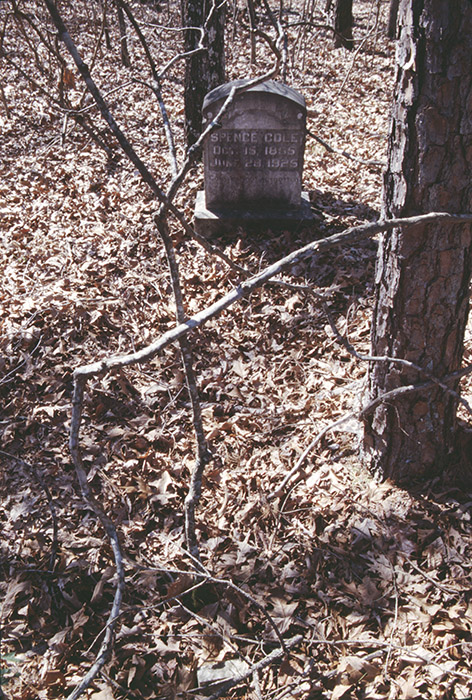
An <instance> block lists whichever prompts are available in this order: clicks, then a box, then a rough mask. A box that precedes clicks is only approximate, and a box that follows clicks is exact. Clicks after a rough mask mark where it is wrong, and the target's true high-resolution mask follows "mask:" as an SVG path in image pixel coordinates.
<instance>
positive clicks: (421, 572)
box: [397, 549, 459, 595]
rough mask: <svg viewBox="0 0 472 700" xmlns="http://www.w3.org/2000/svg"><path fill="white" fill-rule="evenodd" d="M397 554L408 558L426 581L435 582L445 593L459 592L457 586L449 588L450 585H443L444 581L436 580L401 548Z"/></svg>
mask: <svg viewBox="0 0 472 700" xmlns="http://www.w3.org/2000/svg"><path fill="white" fill-rule="evenodd" d="M397 554H401V556H402V557H404V558H405V559H406V561H407V562H408V564H409V565H410V566H411V568H412V569H414V570H415V571H416V572H417V573H418V574H420V575H421V576H423V578H424V579H426V581H429V582H430V583H432V584H433V586H434V587H435V588H437V589H438V590H439V591H442V592H443V593H447V594H448V595H454V594H457V593H459V591H457V590H456V589H455V588H449V587H448V586H443V585H442V583H439V582H438V581H436V580H435V579H434V578H433V577H432V576H430V575H429V574H427V573H426V571H423V569H421V568H420V567H419V566H418V565H417V564H415V562H414V561H412V560H411V559H410V557H409V556H408V554H407V553H406V552H403V551H402V550H401V549H399V550H398V552H397Z"/></svg>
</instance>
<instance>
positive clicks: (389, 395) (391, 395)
mask: <svg viewBox="0 0 472 700" xmlns="http://www.w3.org/2000/svg"><path fill="white" fill-rule="evenodd" d="M471 372H472V365H469V366H468V367H465V368H464V369H462V370H458V371H457V372H452V373H451V374H448V375H446V376H445V377H442V379H441V380H438V379H434V380H433V379H430V380H429V381H427V382H423V383H422V384H409V385H407V386H400V387H397V388H396V389H392V390H391V391H387V392H385V393H384V394H381V395H380V396H377V397H376V398H375V399H373V400H372V401H371V402H370V403H368V404H367V406H364V408H363V409H361V410H360V411H352V412H351V413H346V414H345V415H344V416H342V418H339V419H338V420H336V421H334V422H333V423H330V424H329V425H327V426H326V427H324V428H323V429H322V430H320V432H319V433H318V434H317V435H316V437H315V438H314V440H312V441H311V442H310V444H309V445H308V447H306V448H305V450H304V451H303V453H302V454H301V455H300V457H299V458H298V460H297V462H296V464H295V466H294V467H293V468H292V469H291V470H290V471H289V472H288V473H287V474H286V475H285V477H284V478H283V480H282V481H281V483H280V484H279V486H278V487H277V489H276V490H275V491H272V493H270V494H268V496H267V499H268V500H269V501H272V500H273V499H274V498H277V497H278V496H280V495H281V494H282V493H283V491H284V489H285V488H286V486H287V484H288V483H289V481H291V480H292V478H293V477H294V476H295V475H296V474H298V473H299V472H300V470H301V467H302V465H303V463H304V461H305V459H306V458H307V457H308V455H309V454H310V452H312V451H313V450H314V448H315V447H316V446H317V445H318V443H319V442H320V441H321V440H322V439H323V438H324V436H325V435H327V434H328V433H330V432H331V431H332V430H336V428H339V426H340V425H343V424H344V423H347V421H349V420H352V419H353V418H355V419H356V420H361V419H362V418H364V417H365V416H366V415H368V414H369V413H371V412H372V411H373V410H374V409H375V408H377V406H378V405H379V404H381V403H383V402H384V401H390V400H393V399H397V398H398V397H399V396H400V397H401V396H404V395H406V394H409V393H411V392H413V391H423V390H424V389H429V388H430V387H432V386H434V385H437V384H438V381H441V382H443V383H445V382H447V381H456V380H458V379H460V378H461V377H464V376H465V375H466V374H470V373H471ZM450 391H451V390H450ZM297 481H298V479H297ZM295 483H297V482H295Z"/></svg>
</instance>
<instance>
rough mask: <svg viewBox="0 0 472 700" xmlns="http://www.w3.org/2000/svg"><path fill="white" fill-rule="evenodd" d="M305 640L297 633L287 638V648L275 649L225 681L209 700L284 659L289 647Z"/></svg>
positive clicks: (215, 699)
mask: <svg viewBox="0 0 472 700" xmlns="http://www.w3.org/2000/svg"><path fill="white" fill-rule="evenodd" d="M302 641H303V635H301V634H297V635H296V636H295V637H291V638H290V639H287V640H286V642H285V647H286V649H285V650H284V649H274V651H272V652H271V653H270V654H268V655H267V656H265V657H264V658H263V659H261V660H260V661H258V662H257V663H255V664H253V665H252V666H251V667H250V668H248V669H247V671H243V672H241V673H239V674H238V675H236V676H235V677H234V678H232V679H231V680H230V681H227V682H226V683H224V684H223V685H222V686H221V687H220V688H219V689H218V690H217V692H216V693H213V695H210V697H209V700H217V698H220V697H221V696H222V695H224V694H225V693H227V692H228V690H231V688H234V687H235V686H236V685H239V684H240V683H243V682H244V681H246V680H247V679H248V678H251V676H253V674H254V673H258V672H259V671H262V670H263V669H264V668H267V666H271V665H272V664H273V663H275V662H276V661H279V660H280V659H282V658H283V657H284V656H285V654H286V653H287V651H288V650H289V649H292V648H293V647H295V646H297V644H300V642H302Z"/></svg>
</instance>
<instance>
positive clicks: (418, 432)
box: [364, 0, 472, 481]
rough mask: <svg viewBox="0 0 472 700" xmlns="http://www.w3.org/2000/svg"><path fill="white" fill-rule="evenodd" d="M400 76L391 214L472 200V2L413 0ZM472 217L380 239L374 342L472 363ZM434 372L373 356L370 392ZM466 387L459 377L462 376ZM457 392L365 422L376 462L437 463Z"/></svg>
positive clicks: (387, 200)
mask: <svg viewBox="0 0 472 700" xmlns="http://www.w3.org/2000/svg"><path fill="white" fill-rule="evenodd" d="M399 27H400V38H399V43H398V48H397V63H398V69H397V71H398V72H397V81H396V94H395V99H394V105H393V120H392V128H391V134H390V142H389V159H388V160H389V165H388V170H387V172H386V175H385V182H384V204H385V210H386V211H385V214H386V216H387V217H392V216H410V215H414V214H420V213H426V212H428V211H447V212H450V213H466V212H470V211H472V184H471V183H472V3H470V2H469V0H455V1H454V2H450V0H401V2H400V8H399ZM471 238H472V231H471V226H470V225H460V226H445V225H441V224H437V225H430V226H425V227H423V228H421V229H415V230H414V231H413V232H412V233H406V234H403V232H402V231H401V230H394V231H393V232H392V233H391V234H388V235H386V236H384V238H383V240H382V241H381V244H380V250H379V257H378V260H377V271H376V284H377V287H376V305H375V309H374V319H373V330H372V346H373V347H372V350H373V354H375V355H378V356H379V355H381V356H385V355H387V356H390V357H397V358H405V359H407V360H410V361H411V362H414V363H415V364H417V365H419V366H421V367H422V368H425V369H426V370H428V372H430V373H431V374H433V375H435V376H437V377H441V376H443V375H445V374H447V373H449V372H452V371H454V370H456V369H458V367H459V366H460V364H461V359H462V351H463V339H464V330H465V324H466V320H467V314H468V305H469V281H470V274H471ZM424 379H425V376H424V374H419V373H417V372H413V371H407V370H405V369H404V368H401V367H400V366H399V365H396V364H394V363H389V362H381V363H376V364H373V365H372V367H371V370H370V375H369V391H370V398H371V399H372V398H375V397H377V396H379V395H380V394H382V393H384V392H386V391H389V390H391V389H394V388H396V387H398V386H401V385H407V384H410V383H414V382H418V381H422V380H424ZM453 388H454V387H453ZM456 407H457V406H456V400H455V399H454V397H453V396H451V394H450V393H448V392H445V391H443V390H442V389H441V388H439V387H437V388H434V389H432V390H428V391H427V392H426V391H424V392H422V393H419V392H418V393H411V394H409V395H408V396H407V397H405V398H403V399H401V401H395V402H394V403H392V404H382V405H381V406H380V407H379V408H378V409H377V410H376V412H375V413H374V414H373V415H372V416H371V417H370V418H369V419H368V421H367V422H366V425H365V438H364V453H365V456H366V458H367V460H368V462H369V463H370V466H371V468H372V469H373V470H374V471H375V472H376V473H379V474H380V475H382V476H383V477H391V478H393V479H395V480H397V481H404V480H410V479H415V478H424V477H428V476H430V475H432V474H433V473H434V472H435V471H436V470H437V469H440V468H441V467H442V466H443V465H444V464H445V463H446V461H447V459H448V457H449V455H450V453H451V451H452V450H453V447H454V428H455V414H456Z"/></svg>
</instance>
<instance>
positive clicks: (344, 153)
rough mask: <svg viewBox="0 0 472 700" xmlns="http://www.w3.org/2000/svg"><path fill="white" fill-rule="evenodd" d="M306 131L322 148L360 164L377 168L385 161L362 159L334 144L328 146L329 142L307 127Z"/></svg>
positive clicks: (382, 166) (381, 166)
mask: <svg viewBox="0 0 472 700" xmlns="http://www.w3.org/2000/svg"><path fill="white" fill-rule="evenodd" d="M306 133H307V134H308V136H311V138H312V139H315V141H316V142H317V143H319V144H321V145H322V146H323V148H326V150H327V151H328V152H329V153H336V154H337V155H340V156H343V157H344V158H348V159H349V160H353V161H354V162H355V163H361V165H375V166H376V167H379V168H384V167H385V166H386V165H387V163H386V162H384V161H382V160H364V158H358V157H357V156H352V155H351V154H350V153H348V152H347V151H343V150H342V149H340V148H334V146H330V144H329V143H327V142H326V141H324V139H322V138H320V137H319V136H317V135H316V134H314V133H313V132H312V131H310V130H309V129H307V130H306Z"/></svg>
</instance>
